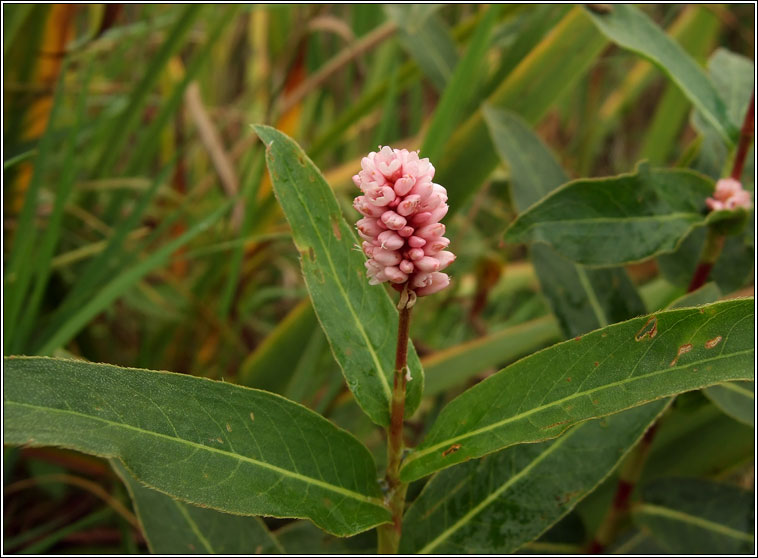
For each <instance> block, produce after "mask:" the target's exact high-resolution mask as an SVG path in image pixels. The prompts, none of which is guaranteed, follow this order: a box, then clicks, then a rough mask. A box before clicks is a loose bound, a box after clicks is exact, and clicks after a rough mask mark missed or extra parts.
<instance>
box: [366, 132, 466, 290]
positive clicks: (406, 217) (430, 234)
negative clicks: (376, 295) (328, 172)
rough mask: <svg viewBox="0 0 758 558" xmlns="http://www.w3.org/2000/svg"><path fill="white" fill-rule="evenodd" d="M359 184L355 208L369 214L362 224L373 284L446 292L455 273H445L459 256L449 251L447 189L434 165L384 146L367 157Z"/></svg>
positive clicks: (369, 275)
mask: <svg viewBox="0 0 758 558" xmlns="http://www.w3.org/2000/svg"><path fill="white" fill-rule="evenodd" d="M361 167H362V170H361V171H360V172H359V173H358V174H356V175H355V176H353V182H355V185H356V186H358V187H359V188H360V189H361V191H362V192H363V195H361V196H358V197H357V198H355V201H354V202H353V206H354V207H355V209H357V210H358V211H359V212H360V213H361V214H362V215H363V218H362V219H360V220H359V221H358V222H357V223H356V227H357V229H358V234H359V235H360V236H361V238H362V239H363V246H362V247H363V252H364V253H365V254H366V256H367V257H368V258H369V259H368V261H367V262H366V269H367V270H368V273H367V275H368V277H369V283H370V284H372V285H377V284H379V283H384V282H385V281H390V282H391V283H392V286H393V287H394V288H395V289H397V290H402V289H403V287H404V286H405V285H406V284H407V286H408V288H409V289H410V290H412V291H414V292H415V293H416V295H417V296H425V295H430V294H433V293H436V292H438V291H441V290H442V289H444V288H445V287H447V286H448V285H449V284H450V277H448V276H447V274H445V273H441V271H442V270H443V269H445V268H446V267H447V266H449V265H450V264H451V263H452V262H453V261H454V260H455V255H454V254H453V253H452V252H449V251H447V250H446V248H447V247H448V245H449V244H450V240H449V239H447V238H445V237H444V236H443V235H444V234H445V225H443V224H442V223H440V222H439V221H440V219H442V218H443V217H444V216H445V214H446V213H447V210H448V205H447V191H446V190H445V188H443V187H442V186H440V185H439V184H435V183H433V182H432V178H434V167H433V166H432V164H431V163H430V162H429V159H426V158H424V159H419V157H418V152H417V151H408V150H407V149H392V148H390V147H386V146H385V147H382V148H381V149H380V150H379V152H378V153H377V152H371V153H369V154H368V156H367V157H364V158H363V160H362V161H361Z"/></svg>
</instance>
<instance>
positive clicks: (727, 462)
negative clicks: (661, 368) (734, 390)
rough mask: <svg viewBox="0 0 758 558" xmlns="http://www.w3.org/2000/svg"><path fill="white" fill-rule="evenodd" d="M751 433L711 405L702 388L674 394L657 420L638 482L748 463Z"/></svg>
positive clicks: (717, 471)
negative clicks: (673, 401) (673, 400)
mask: <svg viewBox="0 0 758 558" xmlns="http://www.w3.org/2000/svg"><path fill="white" fill-rule="evenodd" d="M754 444H755V433H754V431H753V429H752V428H750V427H748V426H746V425H744V424H742V423H738V422H735V421H734V420H733V419H732V418H730V417H728V416H726V415H725V414H724V413H723V412H721V411H720V410H719V409H718V408H717V407H716V406H715V405H713V404H712V403H711V402H710V401H709V400H708V399H707V398H706V397H704V396H703V395H702V392H690V393H687V394H684V395H680V396H679V397H677V400H676V405H674V406H673V407H672V410H671V412H670V413H668V414H667V415H666V420H664V421H662V422H661V425H660V429H659V431H658V433H657V434H656V436H655V441H654V442H653V446H652V448H651V452H650V457H649V459H648V465H647V466H646V467H645V470H644V471H643V474H642V482H643V483H645V482H647V481H651V480H653V479H655V478H659V477H668V476H672V475H675V476H691V477H696V476H713V475H723V474H726V473H728V472H730V471H734V470H735V468H736V467H739V466H741V465H746V464H748V463H751V462H752V460H753V453H754V452H753V449H754Z"/></svg>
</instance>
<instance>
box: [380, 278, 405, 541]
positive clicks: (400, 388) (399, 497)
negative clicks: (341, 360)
mask: <svg viewBox="0 0 758 558" xmlns="http://www.w3.org/2000/svg"><path fill="white" fill-rule="evenodd" d="M406 288H407V287H406ZM406 293H407V291H405V290H404V291H403V295H404V296H403V297H401V300H403V303H402V304H401V308H400V319H399V321H398V327H397V349H396V351H395V377H394V381H393V388H392V404H391V409H390V426H389V431H388V432H387V474H386V476H385V479H386V481H387V488H388V491H389V494H388V496H389V507H390V511H391V512H392V525H391V526H381V527H380V532H379V551H380V552H381V553H382V554H395V553H396V552H397V547H398V544H399V542H400V534H401V532H402V528H403V523H402V522H403V508H404V506H405V491H406V489H407V487H408V485H407V484H404V483H403V482H402V481H401V480H400V462H401V460H402V456H403V447H404V441H403V416H404V415H405V388H406V383H407V381H408V380H407V377H406V373H407V371H408V369H407V362H408V335H409V329H410V321H411V310H410V308H408V306H407V301H408V299H407V298H405V297H406V296H407V295H406Z"/></svg>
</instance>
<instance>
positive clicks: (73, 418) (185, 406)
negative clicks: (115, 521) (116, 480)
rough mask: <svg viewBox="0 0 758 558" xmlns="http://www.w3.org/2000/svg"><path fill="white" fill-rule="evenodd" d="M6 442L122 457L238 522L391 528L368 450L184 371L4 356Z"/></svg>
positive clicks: (314, 418) (314, 421)
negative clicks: (256, 519) (241, 518)
mask: <svg viewBox="0 0 758 558" xmlns="http://www.w3.org/2000/svg"><path fill="white" fill-rule="evenodd" d="M3 397H4V399H3V401H4V406H5V443H7V444H16V445H17V444H24V445H26V446H47V445H52V446H61V447H66V448H70V449H75V450H77V451H81V452H84V453H89V454H93V455H98V456H101V457H112V458H119V459H120V460H121V461H122V462H123V464H124V466H125V467H126V469H127V470H128V471H129V472H130V473H131V474H133V475H134V476H135V477H136V478H137V479H138V480H139V481H140V482H142V483H144V484H146V485H147V486H149V487H151V488H154V489H156V490H160V491H161V492H164V493H166V494H168V495H170V496H172V497H174V498H178V499H180V500H183V501H185V502H188V503H191V504H195V505H200V506H205V507H209V508H213V509H215V510H218V511H223V512H227V513H235V514H240V515H272V516H276V517H300V518H308V519H310V520H311V521H313V522H314V523H316V524H317V525H318V526H319V527H321V528H322V529H324V530H326V531H329V532H330V533H334V534H336V535H342V536H346V535H351V534H355V533H358V532H360V531H363V530H366V529H369V528H371V527H373V526H375V525H378V524H380V523H383V522H385V521H388V520H389V518H390V515H389V512H388V511H387V510H386V509H385V508H384V506H383V504H382V500H381V494H380V490H379V487H378V485H377V483H376V467H375V465H374V463H373V460H372V458H371V455H370V454H369V452H368V450H366V448H365V447H364V446H363V445H362V444H361V443H360V442H358V441H357V440H356V439H355V438H353V437H352V436H351V435H350V434H349V433H347V432H345V431H343V430H340V429H338V428H336V427H335V426H334V425H332V424H331V423H330V422H328V421H327V420H326V419H324V418H323V417H321V416H319V415H317V414H315V413H313V412H312V411H309V410H308V409H306V408H305V407H302V406H301V405H298V404H296V403H293V402H291V401H288V400H286V399H284V398H283V397H280V396H278V395H274V394H271V393H267V392H264V391H258V390H252V389H248V388H244V387H240V386H235V385H232V384H227V383H224V382H215V381H212V380H207V379H204V378H197V377H193V376H188V375H184V374H172V373H169V372H154V371H149V370H141V369H136V368H120V367H116V366H110V365H104V364H91V363H87V362H82V361H73V360H62V359H51V358H44V357H36V358H29V357H11V358H6V359H5V390H4V394H3Z"/></svg>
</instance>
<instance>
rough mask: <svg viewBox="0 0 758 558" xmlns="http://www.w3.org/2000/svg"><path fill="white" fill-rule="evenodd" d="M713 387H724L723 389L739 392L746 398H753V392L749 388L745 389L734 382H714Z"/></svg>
mask: <svg viewBox="0 0 758 558" xmlns="http://www.w3.org/2000/svg"><path fill="white" fill-rule="evenodd" d="M713 387H720V388H724V389H726V390H728V391H731V392H734V393H737V394H739V395H740V396H742V397H747V398H748V399H753V400H754V399H755V393H753V392H752V391H750V390H749V389H746V388H744V387H742V386H738V385H737V384H735V383H734V382H724V383H723V384H716V385H715V386H713Z"/></svg>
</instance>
